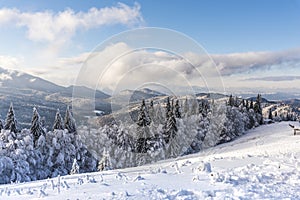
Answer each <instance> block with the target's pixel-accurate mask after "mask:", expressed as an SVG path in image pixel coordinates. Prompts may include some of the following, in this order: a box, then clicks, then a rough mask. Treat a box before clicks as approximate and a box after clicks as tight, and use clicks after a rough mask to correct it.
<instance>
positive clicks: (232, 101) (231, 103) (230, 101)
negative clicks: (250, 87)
mask: <svg viewBox="0 0 300 200" xmlns="http://www.w3.org/2000/svg"><path fill="white" fill-rule="evenodd" d="M228 105H229V106H231V107H232V106H234V99H233V96H232V94H231V95H230V96H229V100H228Z"/></svg>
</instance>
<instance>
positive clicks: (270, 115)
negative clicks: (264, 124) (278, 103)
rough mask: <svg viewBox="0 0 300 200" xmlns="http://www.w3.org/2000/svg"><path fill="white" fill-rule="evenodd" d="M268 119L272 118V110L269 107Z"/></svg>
mask: <svg viewBox="0 0 300 200" xmlns="http://www.w3.org/2000/svg"><path fill="white" fill-rule="evenodd" d="M269 119H271V120H273V115H272V110H271V109H269Z"/></svg>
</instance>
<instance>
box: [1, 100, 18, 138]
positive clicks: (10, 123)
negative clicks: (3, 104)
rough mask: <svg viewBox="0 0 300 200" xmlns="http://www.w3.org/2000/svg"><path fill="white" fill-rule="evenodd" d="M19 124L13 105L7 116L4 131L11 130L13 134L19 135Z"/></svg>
mask: <svg viewBox="0 0 300 200" xmlns="http://www.w3.org/2000/svg"><path fill="white" fill-rule="evenodd" d="M16 126H17V122H16V119H15V114H14V108H13V104H12V103H11V104H10V106H9V109H8V112H7V115H6V122H5V126H4V130H10V131H11V132H13V133H17V132H18V131H17V127H16Z"/></svg>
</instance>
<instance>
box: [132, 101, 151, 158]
mask: <svg viewBox="0 0 300 200" xmlns="http://www.w3.org/2000/svg"><path fill="white" fill-rule="evenodd" d="M150 123H151V119H150V117H149V113H148V110H147V107H146V104H145V100H143V101H142V105H141V107H140V110H139V113H138V121H137V125H138V127H137V141H136V148H135V150H136V151H137V152H139V153H146V152H147V150H148V146H147V140H148V139H149V138H151V135H150V130H149V127H148V126H149V125H150Z"/></svg>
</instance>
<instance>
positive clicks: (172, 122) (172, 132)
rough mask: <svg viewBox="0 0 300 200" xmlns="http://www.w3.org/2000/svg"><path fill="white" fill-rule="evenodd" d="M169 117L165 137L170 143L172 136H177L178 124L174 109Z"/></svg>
mask: <svg viewBox="0 0 300 200" xmlns="http://www.w3.org/2000/svg"><path fill="white" fill-rule="evenodd" d="M168 116H169V118H168V119H167V122H166V125H165V127H166V128H165V132H164V138H165V141H166V143H169V141H170V139H171V138H174V137H175V136H176V132H177V126H176V119H175V116H174V114H173V112H172V111H170V112H169V114H168Z"/></svg>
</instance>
